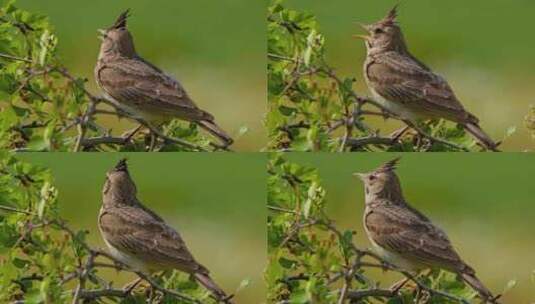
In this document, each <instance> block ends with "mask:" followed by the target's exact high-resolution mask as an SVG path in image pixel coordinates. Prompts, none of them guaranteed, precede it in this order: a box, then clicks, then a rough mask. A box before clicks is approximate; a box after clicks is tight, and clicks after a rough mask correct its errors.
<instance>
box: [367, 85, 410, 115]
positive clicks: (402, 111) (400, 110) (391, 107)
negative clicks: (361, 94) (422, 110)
mask: <svg viewBox="0 0 535 304" xmlns="http://www.w3.org/2000/svg"><path fill="white" fill-rule="evenodd" d="M369 88H370V91H371V93H372V96H373V99H374V100H375V101H377V102H378V103H379V104H381V105H382V106H383V107H385V108H386V109H387V110H388V111H390V112H392V113H394V114H396V115H397V116H399V117H400V118H402V119H406V120H410V121H416V120H417V119H418V115H417V113H415V112H413V111H411V110H410V109H408V108H407V107H406V106H403V105H401V104H399V103H397V102H393V101H390V100H387V99H385V98H384V97H383V96H381V95H379V94H378V93H377V92H376V91H375V90H374V89H373V88H372V87H371V86H369Z"/></svg>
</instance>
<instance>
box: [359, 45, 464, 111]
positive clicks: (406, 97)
mask: <svg viewBox="0 0 535 304" xmlns="http://www.w3.org/2000/svg"><path fill="white" fill-rule="evenodd" d="M366 73H367V76H368V78H369V79H370V84H371V85H372V86H373V89H374V90H375V91H376V92H377V93H378V94H379V95H381V96H383V97H384V98H385V99H387V100H390V101H397V102H399V103H402V104H404V105H406V106H407V107H414V108H415V109H419V108H421V109H424V110H426V111H429V112H431V113H437V114H438V115H439V116H444V113H446V114H449V115H454V116H459V115H463V114H464V113H465V110H464V108H463V106H462V104H461V103H460V102H459V100H458V99H457V97H456V96H455V94H454V93H453V91H452V89H451V87H450V86H449V85H448V83H447V82H446V80H444V78H442V77H441V76H439V75H437V74H434V73H433V72H431V71H430V70H429V69H428V68H427V67H425V66H422V64H420V63H419V62H418V61H416V60H414V59H413V58H412V57H410V56H406V55H401V54H399V53H397V52H388V53H384V54H381V55H379V56H376V57H375V58H374V60H373V61H371V63H370V64H369V65H368V66H367V69H366Z"/></svg>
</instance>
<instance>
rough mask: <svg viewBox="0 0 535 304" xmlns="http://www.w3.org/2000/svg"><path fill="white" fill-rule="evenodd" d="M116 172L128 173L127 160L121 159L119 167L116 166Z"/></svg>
mask: <svg viewBox="0 0 535 304" xmlns="http://www.w3.org/2000/svg"><path fill="white" fill-rule="evenodd" d="M115 171H117V172H121V171H123V172H128V164H127V159H126V158H123V159H121V160H120V161H119V162H118V163H117V165H115Z"/></svg>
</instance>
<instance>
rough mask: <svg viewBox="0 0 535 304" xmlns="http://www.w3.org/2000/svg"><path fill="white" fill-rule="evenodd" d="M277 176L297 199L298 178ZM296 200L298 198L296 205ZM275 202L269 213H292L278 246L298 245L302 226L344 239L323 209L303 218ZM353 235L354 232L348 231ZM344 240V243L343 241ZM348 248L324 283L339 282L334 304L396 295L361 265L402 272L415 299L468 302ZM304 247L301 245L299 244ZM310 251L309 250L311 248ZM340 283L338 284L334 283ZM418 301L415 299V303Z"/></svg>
mask: <svg viewBox="0 0 535 304" xmlns="http://www.w3.org/2000/svg"><path fill="white" fill-rule="evenodd" d="M268 173H269V174H271V175H274V174H276V173H275V171H274V170H273V168H270V169H268ZM281 178H282V179H283V180H284V181H285V182H286V184H287V185H289V187H290V188H291V191H292V192H293V195H292V196H293V197H294V199H295V200H298V198H299V197H300V196H301V193H300V189H299V185H300V184H301V183H302V181H300V180H299V177H297V176H294V175H293V174H287V173H284V174H283V175H281ZM297 203H299V202H298V201H297V202H296V204H297ZM277 205H278V204H277V203H276V202H268V206H267V208H268V210H269V211H270V212H273V213H275V214H290V215H292V216H291V218H292V219H293V221H292V223H291V224H290V225H289V228H288V229H287V231H286V232H285V233H284V235H285V237H284V238H283V240H282V241H281V242H280V243H279V244H278V245H277V246H278V247H279V248H282V247H285V246H287V244H289V243H295V244H301V245H303V244H302V243H301V242H300V237H299V233H300V232H301V231H302V230H303V229H306V228H312V227H317V228H319V229H320V230H324V231H325V230H326V231H328V232H330V233H331V234H332V235H334V236H335V237H336V239H337V240H338V242H340V243H342V240H344V239H346V238H345V237H344V233H342V231H340V230H339V229H338V228H337V227H336V226H335V224H334V222H333V221H332V220H331V219H329V218H328V216H327V215H326V214H325V212H324V210H323V209H322V208H320V209H319V210H317V211H318V212H319V214H318V215H317V216H315V217H304V216H303V215H302V212H301V211H300V210H299V208H300V207H299V206H297V205H296V206H295V209H288V208H284V207H280V206H277ZM352 233H353V234H354V233H355V232H352ZM346 243H347V242H344V244H346ZM346 245H347V246H348V247H349V248H348V250H349V253H348V252H345V253H344V252H341V255H342V257H343V259H344V268H343V270H342V271H339V272H336V273H333V274H332V275H330V277H329V278H328V284H329V285H333V284H335V283H336V284H339V283H340V282H341V288H339V289H335V290H336V293H337V295H338V301H337V303H338V304H343V303H346V301H349V303H360V302H359V301H361V300H363V299H367V298H377V297H379V298H395V297H397V296H399V295H400V294H399V291H400V290H399V288H397V289H396V288H390V289H384V288H380V287H379V285H378V283H377V282H373V281H372V280H371V279H369V278H367V277H366V276H364V275H362V274H361V272H360V271H359V270H362V269H365V268H378V269H382V270H389V271H394V272H397V273H400V274H401V275H403V276H404V277H405V279H406V281H410V282H412V283H413V285H415V286H416V291H417V294H416V298H417V299H419V297H421V296H422V291H423V292H424V293H427V294H428V295H430V296H437V297H440V298H443V299H447V300H450V301H453V302H456V303H461V304H469V303H470V302H469V301H468V300H466V299H463V298H461V297H458V296H455V295H453V294H450V293H448V292H445V291H441V290H438V289H434V288H432V287H430V286H428V285H427V284H425V283H423V282H422V280H421V279H420V278H419V277H420V276H418V275H415V274H413V273H410V272H408V271H405V270H403V269H400V268H398V267H396V266H395V265H392V264H391V263H389V262H387V261H385V260H384V259H383V258H381V257H380V256H379V255H377V254H376V253H374V252H373V251H370V250H368V249H361V248H359V247H357V245H356V244H355V243H354V242H353V241H350V242H349V243H347V244H346ZM303 246H305V245H303ZM311 250H313V249H311ZM365 258H368V260H369V259H371V260H372V262H368V261H366V260H365ZM310 276H312V274H305V273H298V274H296V275H293V276H291V277H285V278H281V279H280V280H281V282H282V283H284V284H286V285H288V286H289V285H290V283H291V282H292V281H296V280H303V281H308V280H310ZM353 280H356V281H358V282H365V283H366V284H365V286H367V287H365V288H364V289H352V286H353V284H352V283H353ZM337 286H340V285H337ZM499 297H500V296H497V297H496V298H494V299H489V300H488V301H489V302H490V303H495V304H497V303H498V302H497V299H498V298H499ZM284 303H289V302H287V301H286V300H283V301H280V302H279V303H278V304H284ZM418 303H419V302H418Z"/></svg>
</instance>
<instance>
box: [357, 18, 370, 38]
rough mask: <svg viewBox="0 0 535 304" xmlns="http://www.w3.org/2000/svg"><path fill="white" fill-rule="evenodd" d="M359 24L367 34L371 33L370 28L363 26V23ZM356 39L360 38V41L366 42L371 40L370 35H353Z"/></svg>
mask: <svg viewBox="0 0 535 304" xmlns="http://www.w3.org/2000/svg"><path fill="white" fill-rule="evenodd" d="M356 23H357V24H358V26H360V27H361V28H362V29H363V30H365V31H366V33H370V29H369V28H368V26H367V25H366V24H362V23H359V22H356ZM353 37H354V38H358V39H363V40H364V41H368V40H370V38H371V37H370V36H368V35H353Z"/></svg>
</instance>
